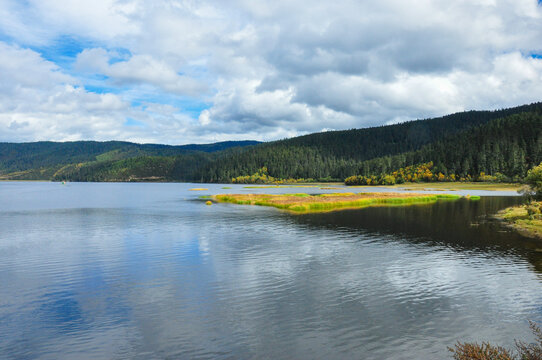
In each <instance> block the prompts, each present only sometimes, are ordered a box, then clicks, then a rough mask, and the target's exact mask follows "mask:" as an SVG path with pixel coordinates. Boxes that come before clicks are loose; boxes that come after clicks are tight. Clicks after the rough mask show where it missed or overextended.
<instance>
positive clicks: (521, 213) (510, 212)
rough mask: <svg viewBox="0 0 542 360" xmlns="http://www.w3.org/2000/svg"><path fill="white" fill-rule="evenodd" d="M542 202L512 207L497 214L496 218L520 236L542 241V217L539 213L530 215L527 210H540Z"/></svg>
mask: <svg viewBox="0 0 542 360" xmlns="http://www.w3.org/2000/svg"><path fill="white" fill-rule="evenodd" d="M540 206H542V202H538V203H536V202H535V203H533V204H524V205H518V206H511V207H508V208H506V209H502V210H500V211H499V212H497V213H496V214H495V215H494V217H495V218H496V219H497V220H499V221H501V222H502V223H503V224H504V225H505V226H506V227H508V228H511V229H513V230H514V231H516V232H518V233H519V234H521V235H523V236H526V237H529V238H532V239H536V240H540V241H542V215H541V214H540V210H538V213H537V214H536V213H535V214H531V216H530V215H529V213H528V211H527V209H528V208H530V209H531V211H533V210H534V211H536V209H540Z"/></svg>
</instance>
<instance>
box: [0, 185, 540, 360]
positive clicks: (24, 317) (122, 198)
mask: <svg viewBox="0 0 542 360" xmlns="http://www.w3.org/2000/svg"><path fill="white" fill-rule="evenodd" d="M205 186H206V187H208V188H209V190H208V191H204V192H195V191H189V189H190V188H192V187H201V185H194V184H104V183H100V184H88V183H72V184H67V185H61V184H58V183H9V182H0V358H6V359H12V358H13V359H27V358H32V359H34V358H38V359H74V358H78V359H85V358H88V359H95V358H105V359H124V358H135V359H162V358H181V359H192V358H194V359H211V358H212V359H216V358H219V359H220V358H224V359H230V358H235V359H247V358H258V359H259V358H272V359H277V358H278V359H291V358H295V359H340V358H359V359H440V358H443V359H446V358H449V355H448V353H447V351H446V347H447V346H451V345H453V343H454V342H455V341H456V340H458V339H461V340H478V341H481V340H489V341H491V342H495V343H501V344H504V345H509V346H510V345H513V338H522V339H526V340H529V339H531V336H530V333H529V329H528V323H527V320H528V319H531V320H535V321H538V322H539V323H542V243H540V242H536V241H533V240H528V239H526V238H523V237H521V236H519V235H517V234H515V233H512V232H509V231H507V230H506V229H504V228H503V227H502V226H501V225H500V224H498V223H497V222H495V221H492V220H491V219H490V217H489V216H488V215H491V214H493V213H495V212H496V211H497V210H498V209H501V208H504V207H506V206H509V205H512V204H516V203H518V202H519V201H520V200H519V199H518V198H517V197H510V196H508V197H505V196H491V197H483V198H482V200H481V201H479V202H472V201H471V202H469V201H465V200H460V201H455V202H439V203H437V204H433V205H420V206H409V207H393V208H368V209H362V210H349V211H342V212H334V213H327V214H311V215H290V214H287V213H283V212H280V211H277V210H276V209H272V208H262V207H249V206H238V205H229V204H215V205H213V206H205V205H204V203H203V202H202V201H201V200H198V199H197V197H198V196H199V195H202V194H212V193H224V192H231V193H239V192H276V191H292V192H301V191H303V192H311V193H312V192H321V191H323V190H319V189H318V188H307V189H302V190H300V189H286V190H284V189H245V188H243V187H241V186H233V189H231V190H224V189H221V187H222V185H205ZM328 191H330V190H328ZM331 191H337V190H331ZM350 191H351V190H350ZM360 191H361V190H360ZM471 193H474V192H471ZM485 194H486V193H483V195H485ZM487 194H489V193H487ZM491 194H493V195H495V194H497V193H491ZM501 195H509V194H501Z"/></svg>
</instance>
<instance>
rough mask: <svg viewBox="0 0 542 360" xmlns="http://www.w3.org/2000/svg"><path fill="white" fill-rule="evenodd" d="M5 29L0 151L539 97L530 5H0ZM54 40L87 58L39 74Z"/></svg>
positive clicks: (293, 126) (213, 134)
mask: <svg viewBox="0 0 542 360" xmlns="http://www.w3.org/2000/svg"><path fill="white" fill-rule="evenodd" d="M0 19H1V20H2V21H0V33H3V34H4V35H5V36H7V37H8V38H10V39H12V40H10V42H11V43H12V44H17V45H6V44H5V43H4V44H2V47H0V74H2V75H3V76H2V79H3V81H2V82H1V83H0V93H2V94H4V98H3V99H2V100H0V109H1V111H2V113H1V115H0V116H1V117H2V118H3V119H8V120H9V121H8V120H3V124H4V126H7V127H8V129H9V130H6V131H5V132H4V131H2V132H1V133H0V135H1V136H2V138H3V139H13V140H16V139H21V138H24V139H28V140H31V139H38V138H39V139H43V138H46V136H50V137H51V138H54V139H64V138H68V137H80V138H86V137H88V138H92V139H106V138H122V139H129V140H141V139H145V141H147V140H148V141H158V142H173V143H184V142H197V141H204V142H208V141H214V140H226V139H243V138H255V139H259V140H271V139H276V138H282V137H286V136H293V135H297V134H302V133H307V132H313V131H320V130H322V129H329V128H332V129H342V128H352V127H364V126H373V125H380V124H384V123H393V122H397V121H399V120H406V119H413V118H425V117H430V116H438V115H443V114H447V113H450V112H454V111H461V110H467V109H491V108H502V107H506V106H514V105H519V104H523V103H529V102H533V101H540V100H542V82H541V81H540V80H541V79H542V66H541V64H542V60H540V59H534V58H531V56H530V55H531V54H533V53H538V54H540V53H542V45H541V44H540V40H539V39H540V38H542V22H541V21H540V20H541V19H542V10H541V6H540V5H538V3H537V1H535V0H518V1H512V0H478V1H467V0H459V1H453V2H449V1H444V0H436V1H429V0H420V1H416V2H404V1H399V0H383V1H379V2H360V1H354V0H338V1H335V2H333V3H329V2H328V1H323V0H321V1H320V0H315V1H311V2H306V1H286V0H285V1H279V0H277V1H273V2H268V1H255V0H250V1H247V0H231V1H212V0H210V1H206V2H194V1H191V0H184V1H173V0H158V1H153V2H146V1H141V0H118V1H115V0H95V1H93V2H85V1H68V0H48V1H37V0H36V1H34V0H32V1H28V2H24V3H21V2H17V1H14V0H0ZM63 36H64V37H68V38H70V39H75V40H74V41H79V40H81V44H82V45H85V44H91V45H87V46H86V48H85V49H83V50H82V51H78V52H79V53H78V55H77V56H76V57H74V58H73V63H70V62H69V61H68V63H67V64H65V63H64V64H61V63H58V64H55V63H53V62H51V61H45V60H44V59H43V56H40V52H42V51H44V52H48V53H49V55H50V53H51V52H53V53H54V51H55V47H58V46H60V45H62V44H60V45H59V41H60V40H59V39H62V37H63ZM28 46H31V47H32V46H34V49H35V50H29V49H28V48H27V47H28ZM35 46H38V47H37V48H36V47H35ZM8 48H9V49H8ZM60 48H62V46H60ZM41 49H45V50H41ZM13 51H14V52H16V54H13V53H12V52H13ZM58 51H60V52H62V51H63V50H62V49H60V50H58ZM60 55H63V54H60ZM70 56H74V55H70ZM48 58H52V59H54V56H52V57H50V56H49V57H48ZM14 59H17V61H14ZM19 62H20V64H19ZM23 69H25V70H23ZM99 75H103V76H105V77H106V78H105V79H102V78H101V77H100V76H99ZM85 85H89V86H88V88H92V87H91V86H90V85H92V86H93V87H98V88H102V89H103V90H102V91H105V93H103V94H95V93H91V92H89V91H86V90H85V89H84V86H85ZM108 91H111V92H114V93H110V94H107V92H108ZM30 99H34V100H33V102H32V101H30ZM156 102H163V103H164V104H169V105H168V106H169V108H168V110H167V111H166V110H165V107H163V106H162V108H160V110H156V111H154V110H153V111H150V110H149V109H150V108H151V107H153V108H155V109H157V108H159V105H153V106H147V107H145V106H140V105H137V104H139V103H156ZM191 103H192V104H193V105H190V104H191ZM134 104H135V105H134ZM201 104H209V108H207V109H205V108H204V107H203V105H201ZM192 108H196V109H197V108H199V109H201V111H200V113H199V114H198V113H194V110H193V109H192ZM37 112H42V113H43V114H46V116H47V117H48V120H47V121H49V122H50V124H49V126H47V128H46V129H43V131H42V129H41V128H40V127H39V126H38V127H36V128H34V127H35V126H37V125H36V120H35V119H37V118H39V117H40V116H41V115H40V116H37ZM69 112H73V113H75V114H79V115H77V116H76V115H74V116H72V117H71V118H70V119H68V120H65V118H64V116H65V115H66V114H68V113H69ZM78 116H81V119H85V120H84V121H81V122H77V121H76V120H73V119H75V118H77V117H78ZM126 117H130V118H133V119H135V120H137V121H140V122H142V123H145V124H146V126H145V127H131V128H130V129H124V128H122V124H123V123H124V122H125V119H126ZM64 121H66V122H67V124H64V123H63V122H64ZM73 122H76V123H77V126H74V125H69V124H70V123H73ZM94 122H96V123H97V124H102V123H104V124H105V123H107V124H109V126H110V129H112V130H109V131H106V130H104V129H105V127H104V126H100V125H98V126H94V125H93V123H94ZM25 124H26V125H25ZM10 126H11V127H10ZM32 129H34V130H32Z"/></svg>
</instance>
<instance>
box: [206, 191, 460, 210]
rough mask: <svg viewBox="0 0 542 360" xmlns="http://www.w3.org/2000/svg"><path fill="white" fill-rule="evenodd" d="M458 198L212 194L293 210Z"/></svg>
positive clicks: (242, 202)
mask: <svg viewBox="0 0 542 360" xmlns="http://www.w3.org/2000/svg"><path fill="white" fill-rule="evenodd" d="M459 198H460V196H459V195H450V194H415V193H406V194H405V193H359V194H355V193H332V194H319V195H309V194H282V195H270V194H222V195H214V196H212V199H213V200H215V201H216V202H224V203H232V204H239V205H259V206H271V207H275V208H278V209H282V210H287V211H291V212H294V213H306V212H328V211H334V210H341V209H357V208H364V207H369V206H404V205H412V204H424V203H433V202H436V201H438V200H456V199H459Z"/></svg>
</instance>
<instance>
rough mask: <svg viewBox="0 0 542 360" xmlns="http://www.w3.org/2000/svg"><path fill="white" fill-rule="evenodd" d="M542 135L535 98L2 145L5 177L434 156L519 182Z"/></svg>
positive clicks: (117, 175)
mask: <svg viewBox="0 0 542 360" xmlns="http://www.w3.org/2000/svg"><path fill="white" fill-rule="evenodd" d="M541 137H542V103H535V104H531V105H524V106H520V107H516V108H511V109H504V110H498V111H468V112H462V113H457V114H452V115H447V116H444V117H440V118H434V119H426V120H416V121H410V122H406V123H401V124H396V125H389V126H381V127H375V128H367V129H354V130H344V131H330V132H323V133H316V134H310V135H305V136H300V137H296V138H292V139H286V140H280V141H274V142H269V143H260V144H257V143H255V142H227V143H217V144H210V145H185V146H166V145H138V144H133V143H124V142H104V143H97V142H73V143H49V142H43V143H27V144H5V143H4V144H3V143H0V179H51V180H70V181H196V182H200V181H201V182H231V181H232V178H235V177H238V176H246V175H251V174H254V173H256V172H257V171H258V170H259V169H261V168H263V167H266V168H267V169H268V175H269V176H272V177H275V178H282V179H287V178H295V179H299V178H304V179H308V178H312V179H314V180H323V181H325V180H340V181H342V180H344V179H345V178H346V177H349V176H352V175H364V176H367V175H379V174H385V173H389V172H393V171H395V170H397V169H399V168H402V167H406V166H411V165H417V164H422V163H427V162H433V163H434V166H435V171H438V172H442V173H443V174H444V175H451V174H454V175H456V176H457V177H465V176H466V175H471V176H476V175H477V174H479V173H480V172H484V173H486V174H496V173H500V174H504V175H506V176H507V177H509V178H512V179H520V178H522V177H523V176H525V172H526V170H527V169H528V168H530V167H532V166H534V165H537V164H538V163H540V162H541V161H542V139H541Z"/></svg>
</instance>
